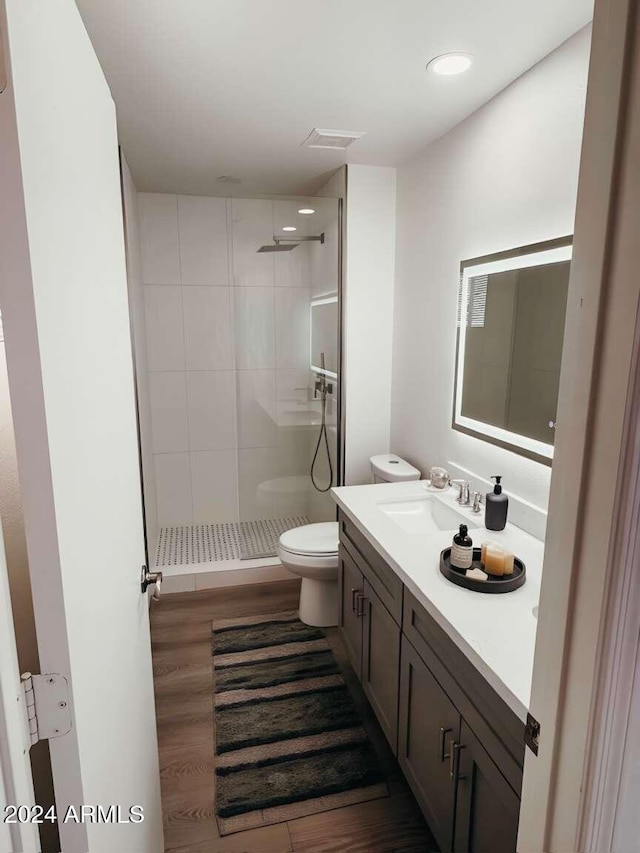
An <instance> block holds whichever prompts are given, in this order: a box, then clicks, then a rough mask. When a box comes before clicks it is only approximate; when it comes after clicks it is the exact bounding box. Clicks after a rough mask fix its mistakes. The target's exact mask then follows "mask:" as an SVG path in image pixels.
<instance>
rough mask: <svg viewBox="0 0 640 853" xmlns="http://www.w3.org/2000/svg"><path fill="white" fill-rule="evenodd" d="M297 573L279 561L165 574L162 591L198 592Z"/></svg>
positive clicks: (280, 578) (287, 576) (277, 578)
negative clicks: (245, 567) (209, 570)
mask: <svg viewBox="0 0 640 853" xmlns="http://www.w3.org/2000/svg"><path fill="white" fill-rule="evenodd" d="M295 577H296V575H294V574H292V573H291V572H290V571H289V570H288V569H285V567H284V566H283V565H282V564H280V563H278V564H277V565H270V566H257V567H252V568H249V569H244V568H241V569H230V570H228V571H217V572H206V571H198V572H186V573H184V574H183V573H181V574H174V575H169V576H165V577H164V579H163V581H162V593H163V594H166V595H170V594H171V593H174V592H197V591H198V590H201V589H217V588H221V587H228V586H241V585H243V584H253V583H268V582H270V581H281V580H292V579H293V578H295Z"/></svg>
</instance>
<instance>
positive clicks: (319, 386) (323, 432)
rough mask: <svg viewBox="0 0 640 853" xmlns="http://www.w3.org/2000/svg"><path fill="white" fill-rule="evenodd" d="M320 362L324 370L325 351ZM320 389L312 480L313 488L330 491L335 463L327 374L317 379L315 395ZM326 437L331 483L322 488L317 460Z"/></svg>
mask: <svg viewBox="0 0 640 853" xmlns="http://www.w3.org/2000/svg"><path fill="white" fill-rule="evenodd" d="M320 363H321V366H322V369H323V370H324V353H321V354H320ZM318 390H320V402H321V412H322V415H321V419H320V433H319V435H318V441H317V444H316V449H315V453H314V454H313V461H312V462H311V471H310V474H311V482H312V484H313V488H314V489H315V490H316V491H317V492H328V491H329V489H330V488H331V487H332V486H333V464H332V462H331V450H330V449H329V435H328V433H327V393H328V389H327V377H326V376H325V374H324V373H323V374H320V377H319V378H318V379H316V384H315V390H314V396H315V395H316V393H317V392H318ZM323 438H324V445H325V449H326V451H327V462H328V464H329V485H328V486H326V487H325V488H321V487H320V486H319V485H318V484H317V482H316V476H315V467H316V462H317V461H318V453H319V452H320V445H321V444H322V439H323Z"/></svg>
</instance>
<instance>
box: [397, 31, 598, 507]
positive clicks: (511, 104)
mask: <svg viewBox="0 0 640 853" xmlns="http://www.w3.org/2000/svg"><path fill="white" fill-rule="evenodd" d="M589 46H590V28H587V29H585V30H582V31H581V32H580V33H578V34H577V35H575V36H574V37H573V38H571V39H569V41H567V42H566V43H565V44H563V45H561V46H560V47H559V48H558V49H557V50H556V51H554V52H553V53H552V54H550V55H549V56H548V57H547V58H545V59H544V60H543V61H542V62H540V63H539V64H538V65H536V66H534V67H533V68H532V69H531V70H530V71H528V72H527V73H526V74H524V75H523V76H522V77H521V78H519V79H518V80H516V81H515V82H514V83H513V84H512V85H511V86H509V87H508V88H507V89H505V90H504V91H503V92H502V93H501V94H499V95H498V96H497V97H495V98H494V99H493V100H492V101H490V102H489V103H488V104H487V105H486V106H484V107H483V108H482V109H480V110H478V111H477V112H476V113H474V114H473V115H472V116H470V117H469V118H468V119H467V120H466V121H464V122H463V123H462V124H460V125H458V126H457V127H456V128H454V129H453V130H452V131H450V132H449V133H447V134H446V135H445V136H443V137H442V138H441V139H439V140H438V141H436V142H434V143H432V144H431V145H429V146H428V147H426V148H425V149H424V150H423V151H422V152H420V153H419V154H418V155H417V156H416V157H414V158H413V159H412V160H410V161H409V162H407V163H405V164H404V165H403V166H401V167H400V168H399V169H398V212H397V217H398V223H397V248H396V258H397V263H396V291H395V318H394V354H393V412H392V428H391V445H392V449H393V451H394V452H396V453H398V454H400V455H402V456H405V457H406V458H408V459H409V460H410V461H411V462H413V463H414V464H416V465H417V466H418V467H419V468H421V469H422V470H423V471H426V470H427V468H428V467H429V466H430V465H434V464H436V465H442V464H446V463H447V462H453V463H455V464H457V465H459V466H462V467H464V468H466V469H467V470H469V471H472V472H473V473H475V474H477V475H479V476H481V477H488V476H490V475H491V474H503V475H504V485H505V491H507V492H511V493H512V494H515V495H518V496H520V497H522V498H524V499H525V500H527V501H529V502H532V503H534V504H535V505H537V506H539V507H542V508H545V509H546V506H547V502H548V493H549V480H550V473H551V469H550V468H548V467H546V466H544V465H540V464H538V463H535V462H532V461H530V460H528V459H525V458H524V457H521V456H518V455H516V454H513V453H511V452H509V451H506V450H503V449H501V448H497V447H493V446H492V445H490V444H487V443H486V442H483V441H480V440H478V439H475V438H472V437H470V436H467V435H464V434H462V433H459V432H455V431H454V430H452V429H451V412H452V406H453V376H454V359H455V328H456V326H455V323H456V296H457V285H458V279H459V267H460V262H461V261H462V260H464V259H467V258H473V257H478V256H481V255H485V254H489V253H492V252H497V251H501V250H504V249H510V248H514V247H516V246H521V245H525V244H528V243H535V242H538V241H542V240H547V239H550V238H553V237H560V236H563V235H567V234H571V233H572V232H573V219H574V212H575V204H576V192H577V180H578V165H579V157H580V146H581V139H582V125H583V118H584V102H585V91H586V78H587V67H588V60H589ZM470 73H473V71H471V72H470ZM444 82H445V84H446V81H444Z"/></svg>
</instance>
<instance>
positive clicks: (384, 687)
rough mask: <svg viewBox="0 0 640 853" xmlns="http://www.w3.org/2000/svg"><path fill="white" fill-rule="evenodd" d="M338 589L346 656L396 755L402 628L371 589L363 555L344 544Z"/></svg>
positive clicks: (340, 561)
mask: <svg viewBox="0 0 640 853" xmlns="http://www.w3.org/2000/svg"><path fill="white" fill-rule="evenodd" d="M356 561H357V562H356ZM363 569H364V571H363ZM365 573H366V576H365ZM339 587H340V625H341V627H342V636H343V639H344V644H345V647H346V649H347V654H348V656H349V659H350V661H351V665H352V666H353V668H354V670H355V672H356V674H357V675H358V678H359V679H360V682H361V683H362V687H363V690H364V692H365V694H366V696H367V699H368V700H369V703H370V704H371V707H372V708H373V710H374V711H375V714H376V717H377V718H378V722H379V723H380V726H381V728H382V730H383V732H384V733H385V735H386V737H387V740H388V741H389V744H390V746H391V748H392V749H393V752H394V755H395V754H396V751H397V743H398V690H399V682H400V626H399V624H398V623H397V622H396V620H395V619H394V618H393V616H392V615H391V613H389V611H388V610H387V608H386V607H385V605H384V604H383V603H382V601H381V600H380V598H379V596H378V594H377V593H376V591H375V590H374V588H373V586H372V585H371V583H370V573H369V568H368V566H366V565H363V562H362V557H361V555H359V554H354V553H353V551H352V550H351V549H349V548H348V547H346V546H345V545H344V543H343V544H341V546H340V557H339Z"/></svg>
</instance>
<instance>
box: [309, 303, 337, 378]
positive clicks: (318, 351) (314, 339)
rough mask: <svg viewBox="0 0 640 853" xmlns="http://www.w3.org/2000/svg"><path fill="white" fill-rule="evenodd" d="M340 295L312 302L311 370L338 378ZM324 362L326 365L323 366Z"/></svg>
mask: <svg viewBox="0 0 640 853" xmlns="http://www.w3.org/2000/svg"><path fill="white" fill-rule="evenodd" d="M337 329H338V297H337V296H324V297H320V298H319V299H318V298H314V299H313V300H312V302H311V370H313V371H315V372H316V373H322V374H324V375H325V376H329V377H330V378H332V379H337V378H338V335H337ZM323 362H324V366H323Z"/></svg>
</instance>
